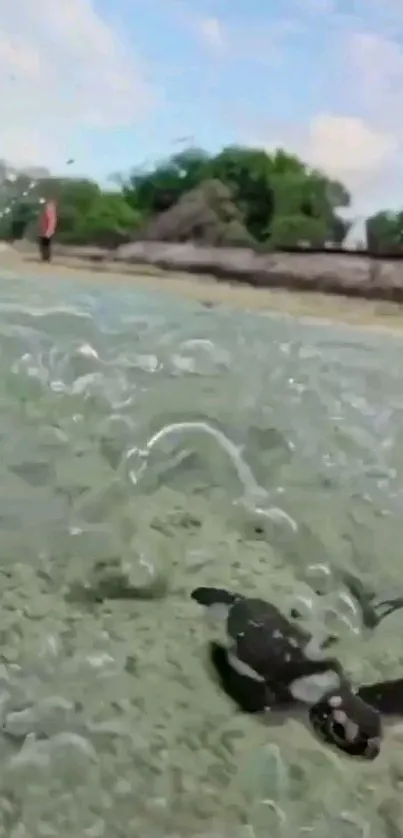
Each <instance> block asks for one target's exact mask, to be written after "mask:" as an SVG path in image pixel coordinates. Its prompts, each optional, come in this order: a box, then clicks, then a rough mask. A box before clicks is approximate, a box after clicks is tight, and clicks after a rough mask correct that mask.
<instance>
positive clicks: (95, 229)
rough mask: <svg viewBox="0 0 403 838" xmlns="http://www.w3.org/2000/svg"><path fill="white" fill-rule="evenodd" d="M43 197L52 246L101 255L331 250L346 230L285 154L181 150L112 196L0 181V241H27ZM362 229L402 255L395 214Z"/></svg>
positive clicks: (325, 181)
mask: <svg viewBox="0 0 403 838" xmlns="http://www.w3.org/2000/svg"><path fill="white" fill-rule="evenodd" d="M46 197H55V198H56V199H57V201H58V205H59V225H58V239H59V241H61V242H64V243H66V244H77V245H79V244H98V245H101V246H107V247H114V246H116V245H117V244H119V243H121V242H125V241H129V240H132V239H134V238H148V239H156V240H157V239H159V240H165V241H186V240H189V239H191V240H194V241H198V242H200V243H208V244H214V245H225V244H228V245H233V246H237V245H239V246H242V245H249V246H253V247H259V248H266V247H267V248H281V247H287V246H294V245H298V244H301V243H304V244H306V245H312V246H316V247H321V246H324V245H325V244H329V243H331V244H333V245H336V246H340V245H342V243H343V241H344V239H345V237H346V234H347V232H348V223H347V222H346V221H345V220H343V219H342V218H341V216H340V215H339V214H338V211H340V210H341V209H344V208H346V207H348V206H349V204H350V196H349V194H348V192H347V190H346V189H345V187H344V186H343V184H341V183H339V182H338V181H333V180H330V179H329V178H328V177H326V176H325V175H324V174H323V173H322V172H320V171H316V170H314V169H311V168H309V167H308V166H306V165H305V164H304V163H303V162H302V161H301V160H300V159H299V158H298V157H296V156H294V155H291V154H288V153H286V152H285V151H282V150H278V151H276V152H274V153H273V154H268V153H267V152H265V151H263V150H259V149H251V148H244V147H238V146H232V147H228V148H224V149H223V150H222V151H221V152H220V153H219V154H217V155H209V154H207V153H206V152H204V151H202V150H200V149H195V148H190V149H187V150H185V151H182V152H180V153H177V154H174V155H172V156H171V157H170V158H169V159H168V160H166V161H163V162H160V163H158V164H156V165H155V166H153V167H151V168H149V169H147V170H144V169H143V170H134V171H133V172H131V173H130V174H129V175H127V176H119V177H117V178H115V188H114V190H111V189H102V188H101V187H100V186H99V185H98V184H97V183H95V182H94V181H92V180H89V179H86V178H73V177H71V178H51V177H44V176H41V177H39V178H34V179H33V178H31V177H29V175H27V174H21V173H19V174H18V176H14V177H13V178H12V179H11V180H10V179H4V178H3V180H2V185H1V186H0V236H1V237H2V238H11V239H15V238H21V237H22V236H35V235H36V229H37V216H38V210H39V209H40V203H39V201H40V199H41V198H42V199H43V198H46ZM2 210H3V214H2V212H1V211H2ZM4 210H5V212H4ZM367 228H368V238H369V244H370V246H371V247H372V248H373V249H378V250H390V249H399V248H400V247H402V245H403V236H402V234H401V231H402V230H403V213H402V214H397V215H391V214H388V213H380V214H378V215H377V216H374V218H372V219H369V221H368V225H367Z"/></svg>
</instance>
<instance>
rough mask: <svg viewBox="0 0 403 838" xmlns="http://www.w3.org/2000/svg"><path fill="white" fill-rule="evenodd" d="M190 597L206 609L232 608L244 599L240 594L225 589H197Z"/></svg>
mask: <svg viewBox="0 0 403 838" xmlns="http://www.w3.org/2000/svg"><path fill="white" fill-rule="evenodd" d="M190 596H191V597H192V599H195V600H196V602H198V603H199V605H204V606H205V607H206V608H210V607H211V606H212V605H226V606H227V607H228V608H230V607H231V605H234V603H235V602H237V601H238V600H239V599H242V597H241V595H240V594H234V593H233V592H232V591H227V590H226V589H225V588H205V587H200V588H195V589H194V590H193V591H192V593H191V595H190Z"/></svg>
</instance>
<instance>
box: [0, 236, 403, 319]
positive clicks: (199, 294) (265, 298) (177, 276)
mask: <svg viewBox="0 0 403 838" xmlns="http://www.w3.org/2000/svg"><path fill="white" fill-rule="evenodd" d="M1 266H4V269H5V270H6V271H7V270H8V271H9V272H10V271H11V274H10V276H13V275H24V276H38V277H46V276H49V274H52V272H54V270H55V269H57V274H58V276H60V277H65V278H68V277H71V278H72V279H75V280H77V281H80V280H81V281H84V282H85V281H88V282H94V281H95V282H100V283H105V282H108V283H109V282H111V283H119V284H125V285H127V284H133V286H134V287H138V288H145V289H146V288H148V289H150V290H152V291H157V292H158V290H159V289H162V290H163V291H164V292H168V293H170V294H173V295H177V296H179V297H184V298H187V299H190V300H194V301H198V302H201V303H204V304H207V305H210V304H211V305H214V306H218V305H226V306H230V307H235V308H238V309H244V310H245V309H246V310H251V311H261V312H264V311H271V312H273V313H278V314H283V315H290V316H293V317H304V318H314V319H318V320H329V321H335V322H339V323H345V324H350V325H352V326H359V327H372V328H380V329H388V330H393V331H394V330H396V331H399V332H400V331H402V330H403V306H402V305H401V304H399V303H392V302H388V301H385V300H365V299H362V298H361V299H360V298H354V297H346V296H342V295H335V294H325V293H322V292H319V291H296V290H292V291H290V290H287V289H284V290H282V289H281V288H262V287H261V288H256V287H252V286H251V285H246V284H245V285H243V284H240V283H239V282H234V283H231V282H225V281H219V282H218V281H217V280H216V278H214V277H213V276H212V277H208V276H206V275H200V276H197V275H195V274H190V273H186V272H171V271H166V270H163V269H159V268H155V267H152V266H150V265H134V264H127V265H125V264H124V263H122V262H120V263H119V266H117V265H116V263H113V262H107V261H104V262H95V261H91V260H90V259H89V258H79V257H77V256H69V255H66V254H63V255H58V254H56V256H55V258H54V260H53V262H52V264H51V265H43V264H42V263H41V262H40V261H39V259H38V257H37V255H36V253H35V252H33V251H28V252H24V251H23V252H18V251H17V250H14V249H11V248H9V249H7V250H5V251H4V252H2V253H0V267H1Z"/></svg>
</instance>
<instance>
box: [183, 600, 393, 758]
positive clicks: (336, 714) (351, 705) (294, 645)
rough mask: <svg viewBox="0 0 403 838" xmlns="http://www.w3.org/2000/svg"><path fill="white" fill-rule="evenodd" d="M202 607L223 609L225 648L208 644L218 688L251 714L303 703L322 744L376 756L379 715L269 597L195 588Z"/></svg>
mask: <svg viewBox="0 0 403 838" xmlns="http://www.w3.org/2000/svg"><path fill="white" fill-rule="evenodd" d="M191 596H192V598H193V599H194V600H196V602H198V603H199V604H200V605H203V606H205V607H206V608H209V609H213V613H214V612H215V613H216V614H217V609H218V607H219V608H220V609H221V612H223V611H225V612H226V626H227V634H228V645H227V646H223V645H220V644H219V643H212V644H210V660H211V663H212V665H213V668H214V670H215V672H216V675H217V677H218V681H219V683H220V686H221V688H222V689H223V690H224V691H225V693H226V694H227V695H229V696H230V697H231V698H232V700H234V701H235V702H236V703H237V705H238V707H240V708H241V709H242V710H244V711H246V712H249V713H261V712H265V711H270V710H280V709H282V710H284V709H285V710H287V709H294V708H296V707H300V708H306V709H307V710H308V718H309V722H310V725H311V727H312V728H313V730H314V731H315V732H316V733H317V735H319V736H320V738H321V739H322V741H324V742H326V743H328V744H331V745H333V746H335V747H336V748H337V749H338V750H340V751H343V752H344V753H346V754H349V755H350V756H355V757H361V758H363V759H367V760H373V759H375V758H376V757H377V756H378V754H379V751H380V746H381V739H382V720H381V714H380V713H379V712H378V710H377V709H376V707H374V706H373V705H371V704H370V703H367V702H365V700H364V699H363V698H362V697H361V696H360V695H358V694H357V693H356V692H354V691H353V689H352V687H351V685H350V683H349V681H348V679H347V677H346V675H345V673H344V672H343V669H342V666H341V664H340V663H339V661H338V660H337V659H336V658H333V657H328V656H326V648H325V647H326V645H327V644H326V642H324V643H322V644H320V645H319V644H318V642H317V641H315V639H314V638H313V637H312V635H310V634H309V633H308V632H307V631H305V630H304V629H303V628H301V627H300V626H299V625H296V624H295V623H292V622H291V621H290V620H288V619H287V617H285V616H284V615H283V614H282V613H281V612H280V611H279V610H278V608H276V606H275V605H273V604H272V603H270V602H266V601H265V600H263V599H259V598H250V597H244V596H242V595H241V594H235V593H232V592H231V591H227V590H225V589H221V588H207V587H199V588H196V589H195V590H194V591H193V592H192V594H191Z"/></svg>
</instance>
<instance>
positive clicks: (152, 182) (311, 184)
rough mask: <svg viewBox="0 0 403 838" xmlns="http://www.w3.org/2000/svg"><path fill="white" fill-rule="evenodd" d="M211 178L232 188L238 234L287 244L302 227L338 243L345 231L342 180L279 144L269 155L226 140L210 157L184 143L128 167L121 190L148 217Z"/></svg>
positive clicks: (315, 236)
mask: <svg viewBox="0 0 403 838" xmlns="http://www.w3.org/2000/svg"><path fill="white" fill-rule="evenodd" d="M212 179H213V180H216V181H220V182H221V183H223V184H225V185H226V186H227V187H228V188H229V190H230V192H231V195H232V199H233V202H234V204H235V205H236V207H237V209H238V212H239V214H240V215H239V218H238V220H237V224H238V225H239V224H240V225H241V227H243V229H244V232H243V233H242V235H241V239H242V240H247V241H248V242H250V243H255V244H258V243H271V245H272V246H273V245H274V243H275V242H276V243H277V242H278V246H280V244H279V242H280V241H284V242H287V244H288V245H290V244H296V243H297V242H296V239H295V235H297V234H298V238H300V235H299V234H300V231H301V230H303V232H304V238H305V239H308V240H309V241H314V242H315V243H316V244H319V243H321V244H324V243H325V242H326V241H334V242H336V243H341V242H342V241H343V238H344V236H345V234H346V233H347V230H348V225H346V224H344V222H343V221H342V220H341V219H340V218H339V217H338V216H337V212H336V210H337V207H345V206H348V205H349V202H350V197H349V195H348V192H347V191H346V189H345V187H344V186H343V184H341V183H339V182H338V181H332V180H329V179H328V178H326V177H325V175H323V174H322V173H321V172H318V171H315V170H312V169H309V168H308V167H307V166H306V165H305V164H304V163H303V162H302V161H301V160H299V158H298V157H296V156H295V155H291V154H287V152H285V151H283V150H281V149H280V150H277V151H276V152H274V153H273V154H271V155H270V154H268V153H267V152H266V151H264V150H263V149H254V148H245V147H242V146H228V147H227V148H224V149H223V150H222V151H221V152H219V153H218V154H217V155H215V156H211V157H209V156H208V155H207V154H206V153H205V152H203V151H200V150H199V149H188V150H186V151H184V152H182V153H181V154H177V155H173V156H172V157H171V158H170V159H169V160H168V161H165V162H163V163H161V164H158V165H156V166H155V167H153V168H151V169H149V170H148V171H142V172H138V171H135V172H134V173H132V174H131V175H130V176H129V177H128V178H127V179H126V180H124V181H123V194H124V196H125V198H126V200H127V201H128V203H130V205H131V206H132V207H136V209H137V210H138V211H139V212H140V213H141V215H142V217H143V219H144V220H145V221H146V222H147V221H149V220H150V219H152V218H154V217H155V215H156V214H159V213H161V212H164V211H166V210H168V209H170V208H171V207H173V206H174V205H175V204H177V202H178V201H179V200H180V199H181V198H182V197H183V195H185V194H187V193H188V192H189V191H191V190H193V189H195V188H196V187H198V186H200V185H201V184H202V183H204V182H205V181H207V180H212ZM304 218H306V219H309V220H310V222H309V224H308V222H307V223H305V222H304V220H303V219H304ZM286 230H287V232H286ZM293 230H294V231H295V235H294V233H293ZM227 240H228V239H227Z"/></svg>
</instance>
